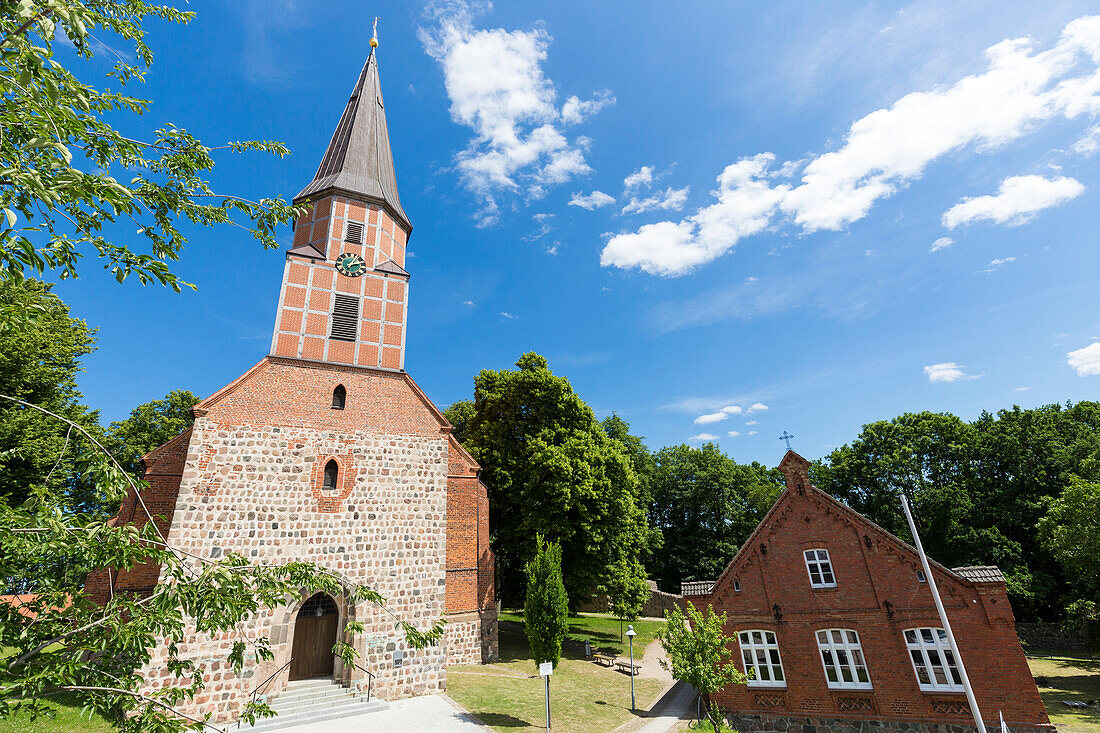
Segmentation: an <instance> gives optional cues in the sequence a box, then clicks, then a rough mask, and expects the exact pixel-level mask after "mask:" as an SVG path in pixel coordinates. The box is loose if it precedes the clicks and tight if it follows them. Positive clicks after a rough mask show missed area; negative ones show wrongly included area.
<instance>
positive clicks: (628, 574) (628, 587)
mask: <svg viewBox="0 0 1100 733" xmlns="http://www.w3.org/2000/svg"><path fill="white" fill-rule="evenodd" d="M610 570H611V572H610V573H609V576H608V578H607V580H605V581H604V583H603V585H602V586H601V587H600V590H601V591H603V592H604V594H606V595H607V605H608V609H609V610H610V611H611V613H613V614H614V615H615V617H616V618H618V619H619V620H620V621H621V620H626V621H635V620H637V618H638V615H639V614H640V613H641V612H642V607H643V606H645V603H646V601H648V600H649V584H648V583H646V577H645V571H644V569H643V568H642V567H641V565H640V564H637V563H630V564H626V563H623V564H620V565H618V566H616V567H612V568H611V569H610ZM620 641H621V639H620Z"/></svg>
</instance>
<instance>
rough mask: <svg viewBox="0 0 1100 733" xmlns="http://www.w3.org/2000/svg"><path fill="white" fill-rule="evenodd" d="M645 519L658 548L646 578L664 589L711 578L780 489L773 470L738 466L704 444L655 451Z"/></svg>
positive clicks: (725, 562) (723, 565)
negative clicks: (658, 542) (659, 539)
mask: <svg viewBox="0 0 1100 733" xmlns="http://www.w3.org/2000/svg"><path fill="white" fill-rule="evenodd" d="M655 461H656V467H655V469H654V471H653V474H652V479H651V485H650V490H651V492H652V495H651V497H650V508H649V516H650V521H651V522H652V523H653V526H654V529H655V530H657V531H660V532H661V534H662V544H661V545H660V548H659V549H657V550H655V551H654V552H653V553H652V555H651V557H650V559H649V574H650V576H651V577H653V578H654V579H656V580H657V584H658V586H659V587H660V588H661V589H662V590H665V591H669V592H673V593H679V592H680V583H681V581H684V580H714V579H715V578H717V577H718V575H719V574H720V573H721V572H722V570H723V569H724V568H725V567H726V565H727V564H728V563H729V561H730V560H732V559H733V556H734V555H736V554H737V550H738V549H739V548H740V547H741V543H742V542H744V541H745V540H746V539H747V538H748V536H749V535H750V534H752V531H753V530H754V529H755V528H756V525H757V524H758V523H759V522H760V520H761V519H762V518H763V516H764V514H766V513H767V511H768V509H769V508H770V507H771V505H772V504H773V503H774V502H775V499H776V498H777V497H778V496H779V493H780V492H781V491H782V480H781V479H780V478H777V475H776V474H777V472H776V471H769V470H768V469H766V468H765V467H764V466H762V465H760V464H759V463H753V464H751V465H741V464H738V463H737V462H736V461H734V460H733V459H731V458H730V457H729V456H727V455H726V454H725V453H723V452H722V451H721V450H720V449H719V448H718V446H716V445H714V444H713V443H707V444H705V445H703V446H702V447H699V448H692V447H690V446H687V445H678V446H670V447H668V448H663V449H661V450H660V451H658V452H657V454H656V456H655Z"/></svg>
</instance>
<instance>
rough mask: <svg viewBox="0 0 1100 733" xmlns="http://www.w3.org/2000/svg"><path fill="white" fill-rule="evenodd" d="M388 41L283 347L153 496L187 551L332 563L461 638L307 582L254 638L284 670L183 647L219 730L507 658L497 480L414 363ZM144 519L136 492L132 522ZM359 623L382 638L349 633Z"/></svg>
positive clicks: (219, 411) (295, 298) (279, 327)
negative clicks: (290, 691)
mask: <svg viewBox="0 0 1100 733" xmlns="http://www.w3.org/2000/svg"><path fill="white" fill-rule="evenodd" d="M374 45H375V44H374V43H373V42H372V50H371V53H370V55H369V56H368V58H367V61H366V64H365V65H364V67H363V70H362V72H361V73H360V75H359V78H358V81H357V82H356V84H355V87H354V89H353V90H352V93H351V96H350V98H349V99H348V102H347V106H346V107H345V109H344V112H343V115H342V116H341V117H340V120H339V123H338V124H337V126H336V130H335V132H334V133H333V135H332V139H331V141H330V142H329V144H328V148H327V149H326V150H325V153H324V156H323V158H322V159H321V163H320V166H319V167H318V169H317V173H316V175H315V176H314V178H313V180H312V181H311V182H310V183H309V184H308V185H307V186H306V187H305V188H304V189H302V191H301V193H299V194H298V195H297V196H296V197H295V198H294V203H295V204H302V205H305V206H306V207H307V209H308V211H307V213H305V214H304V215H302V216H301V217H300V218H298V220H297V221H296V223H295V226H294V239H293V244H292V245H291V247H290V249H289V250H288V251H287V253H286V262H285V265H284V268H283V279H282V285H281V286H280V289H279V292H278V294H277V301H276V299H275V297H273V298H272V304H273V305H275V304H276V302H277V305H276V308H275V323H274V329H273V332H272V337H271V348H270V352H269V353H268V355H267V356H265V357H264V358H263V359H261V360H260V362H259V363H258V364H256V365H255V366H254V367H252V368H251V369H249V370H248V371H247V372H246V373H245V374H243V375H241V376H240V377H238V378H237V379H236V380H234V381H233V382H231V383H230V384H228V385H227V386H226V387H224V388H223V389H221V390H219V391H218V392H216V393H215V394H213V395H211V396H210V397H208V398H206V399H205V400H203V401H202V402H200V403H199V404H197V405H196V406H195V407H194V408H193V412H194V416H195V421H194V424H193V426H192V427H191V428H190V429H188V430H187V431H185V432H184V433H182V434H181V435H179V436H178V437H176V438H175V439H173V440H171V441H170V442H168V443H167V444H165V445H163V446H161V447H160V448H157V449H156V450H154V451H152V452H150V453H149V454H148V455H147V456H145V458H144V461H143V466H144V472H145V479H146V481H147V482H148V483H149V488H148V489H145V490H144V491H143V492H142V499H143V501H144V503H145V505H146V506H148V508H149V510H150V512H151V513H152V514H153V515H154V516H158V517H161V519H160V520H158V522H159V524H160V527H159V528H160V530H161V532H162V534H163V535H164V536H165V537H166V538H167V539H168V541H169V542H170V543H171V544H172V545H174V546H176V547H178V548H180V549H181V550H183V551H185V552H188V553H193V554H195V555H199V556H202V557H207V558H217V557H220V556H222V555H223V554H225V553H230V552H233V553H239V554H241V555H243V556H245V557H247V558H249V559H250V560H252V561H253V562H257V563H264V562H269V563H285V562H289V561H295V560H303V561H311V562H315V563H317V564H319V565H321V566H323V567H325V568H326V569H328V570H331V571H332V572H333V573H336V574H337V575H338V576H339V577H340V578H341V579H342V581H343V582H344V583H345V584H346V585H347V586H348V587H350V586H352V585H354V584H364V585H367V586H369V587H371V588H373V589H374V590H376V591H378V592H379V593H381V594H382V595H383V596H384V597H385V599H386V601H387V606H388V608H389V610H390V611H392V612H393V613H394V614H396V615H397V616H398V617H400V618H401V619H403V620H405V621H408V622H410V623H412V624H414V625H416V626H417V627H418V628H422V629H426V628H428V627H429V626H431V625H432V624H433V623H434V622H435V621H437V620H439V619H440V618H445V619H446V621H447V624H446V629H445V636H444V639H443V642H442V643H441V644H440V645H437V646H435V647H431V648H427V649H423V650H414V649H410V648H407V646H406V644H405V642H404V637H403V635H402V633H401V631H400V630H399V629H395V628H394V623H393V619H392V617H391V616H387V615H385V614H384V613H383V611H382V610H381V609H379V608H377V607H375V606H373V605H372V604H368V603H359V604H356V603H353V602H351V601H350V600H349V598H348V597H347V595H346V594H341V597H331V596H328V595H326V594H320V593H318V594H314V593H312V592H311V589H303V597H302V598H301V599H299V600H295V601H294V602H292V603H290V604H289V605H286V606H281V607H278V608H270V609H266V611H265V612H264V613H262V614H260V615H259V616H258V617H257V618H253V619H251V620H250V622H249V623H248V624H247V628H245V629H243V631H244V632H246V633H247V634H248V635H249V636H266V637H267V638H268V639H269V640H270V643H271V649H272V651H273V652H274V654H275V658H274V659H273V660H271V661H267V662H263V663H261V664H256V663H255V662H254V661H253V662H250V663H247V664H246V667H245V669H244V670H243V672H242V674H241V675H237V674H235V673H234V672H233V671H232V669H231V668H229V667H228V665H226V664H225V662H224V660H225V658H226V656H227V654H228V653H229V651H230V648H231V645H232V639H229V638H220V637H219V638H208V637H204V636H202V635H199V634H196V635H195V636H194V638H192V639H190V640H189V641H188V642H187V644H186V645H185V648H183V649H181V650H180V651H181V655H183V656H185V657H186V658H191V659H201V660H207V662H208V664H207V668H206V686H205V689H204V690H203V691H202V692H201V693H200V694H199V695H198V696H197V697H196V699H195V700H194V702H193V703H192V704H190V706H189V708H190V709H183V710H182V712H184V713H198V714H200V715H201V714H205V713H207V712H212V713H214V719H215V720H216V721H218V722H224V721H231V720H234V719H235V718H236V716H237V715H238V713H239V711H240V709H241V707H242V705H243V703H244V702H245V701H246V700H247V699H248V698H249V695H250V694H252V693H253V692H254V691H256V689H257V687H258V686H259V685H261V684H263V683H264V681H265V680H267V678H269V677H270V676H271V675H273V674H274V675H275V677H274V678H273V679H271V681H270V682H268V683H267V684H266V687H265V689H264V693H265V694H266V695H268V696H269V697H275V698H276V702H277V701H278V696H279V695H280V694H281V693H282V692H283V691H285V690H286V689H287V687H288V685H291V686H293V685H294V684H299V685H301V684H303V682H302V681H315V682H316V683H317V685H319V686H320V687H322V688H323V687H327V686H329V683H331V684H333V685H336V686H341V687H352V688H358V687H359V686H360V683H363V682H364V681H365V678H366V677H368V676H369V677H370V685H371V690H372V694H373V695H374V696H375V698H382V699H385V700H393V699H398V698H403V697H408V696H412V695H418V694H424V693H431V692H438V691H442V690H443V689H444V688H445V685H446V665H447V664H452V663H457V664H476V663H484V662H488V661H492V660H494V659H495V658H496V655H497V619H496V600H495V589H494V577H493V576H494V564H493V556H492V552H491V551H490V549H489V506H488V498H487V495H486V490H485V486H484V485H483V484H482V483H481V482H480V480H479V479H478V474H479V470H480V469H479V467H478V465H477V463H476V462H475V461H474V459H473V458H472V457H471V456H470V455H469V454H468V453H467V452H466V451H465V450H463V448H462V446H461V445H460V444H459V443H458V441H457V440H456V439H455V438H454V436H453V435H452V434H451V426H450V425H449V424H448V422H447V420H446V419H445V418H444V417H443V414H442V413H441V412H440V411H439V409H438V408H437V407H436V406H435V405H434V404H432V402H431V400H429V399H428V397H427V396H426V395H425V394H424V392H423V391H421V389H420V388H419V387H418V386H417V384H416V382H414V381H413V379H412V377H411V376H410V375H409V374H408V372H406V371H405V340H406V329H407V327H408V322H409V312H408V293H409V280H410V273H409V272H408V270H406V247H407V244H408V241H409V236H410V234H411V233H412V223H411V221H410V219H409V217H408V215H407V214H406V212H405V210H404V209H403V208H402V206H401V200H400V198H399V197H398V193H397V180H396V176H395V173H394V164H393V157H392V154H391V151H390V142H389V135H388V131H387V128H386V110H385V105H384V104H383V101H382V92H381V87H380V82H379V75H378V57H377V54H376V53H375V51H374V49H373V46H374ZM272 295H273V296H275V295H276V294H274V293H273V294H272ZM143 519H144V516H143V513H142V512H141V511H140V510H139V508H138V501H137V497H135V496H133V495H131V496H129V497H127V499H126V500H125V501H124V502H123V505H122V507H121V509H120V511H119V513H118V515H117V516H116V517H115V518H114V520H112V521H114V522H116V523H142V521H143ZM158 581H159V568H158V567H155V566H142V567H136V568H133V569H132V570H130V571H128V572H121V573H116V572H114V571H113V570H110V569H104V570H101V571H97V572H95V573H93V574H92V575H90V576H89V580H88V584H87V589H88V592H89V593H90V594H91V595H92V596H93V597H99V598H103V597H105V596H106V595H107V594H109V593H113V592H131V593H139V594H149V593H151V592H152V591H153V589H154V588H155V586H156V584H157V582H158ZM349 620H355V621H359V622H362V623H363V624H365V627H366V630H365V633H363V634H351V633H349V632H346V631H345V625H346V624H347V622H348V621H349ZM338 638H340V639H343V640H344V641H347V642H349V643H351V644H352V645H353V646H354V647H355V648H356V649H357V650H358V651H359V653H360V654H361V658H360V659H359V660H358V665H359V666H356V667H348V668H345V666H344V665H343V663H342V662H341V661H340V660H339V659H335V658H334V657H333V654H332V646H333V644H334V643H335V642H336V640H337V639H338ZM218 660H221V661H218ZM163 661H164V650H163V649H158V650H157V651H156V653H155V654H154V658H153V661H152V663H151V664H150V665H149V667H148V668H147V669H145V670H143V674H144V676H145V678H146V680H147V684H148V685H149V686H150V689H156V688H157V687H159V686H160V685H164V684H168V683H170V682H171V677H170V675H169V673H168V671H167V670H166V669H164V666H163V664H162V662H163ZM368 672H369V675H368ZM310 684H313V682H310ZM299 689H302V688H299ZM308 689H313V688H308ZM318 689H320V688H318ZM303 694H305V693H299V696H301V695H303Z"/></svg>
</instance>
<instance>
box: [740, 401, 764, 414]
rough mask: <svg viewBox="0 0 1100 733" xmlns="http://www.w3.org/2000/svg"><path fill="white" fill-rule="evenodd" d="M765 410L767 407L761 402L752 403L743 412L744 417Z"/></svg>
mask: <svg viewBox="0 0 1100 733" xmlns="http://www.w3.org/2000/svg"><path fill="white" fill-rule="evenodd" d="M767 409H768V406H767V405H765V404H764V403H763V402H754V403H752V404H751V405H749V409H747V410H745V414H746V415H751V414H752V413H754V412H764V411H765V410H767Z"/></svg>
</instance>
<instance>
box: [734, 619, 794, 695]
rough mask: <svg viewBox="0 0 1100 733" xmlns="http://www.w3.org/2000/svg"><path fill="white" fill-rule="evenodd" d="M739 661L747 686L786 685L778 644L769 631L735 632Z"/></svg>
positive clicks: (772, 633)
mask: <svg viewBox="0 0 1100 733" xmlns="http://www.w3.org/2000/svg"><path fill="white" fill-rule="evenodd" d="M737 641H738V643H740V645H741V661H742V662H743V663H744V665H745V676H746V677H748V678H749V680H748V685H749V687H786V686H787V679H786V677H785V676H784V675H783V661H782V659H780V656H779V644H778V643H777V642H776V639H775V633H774V632H771V631H742V632H740V633H738V634H737Z"/></svg>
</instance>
